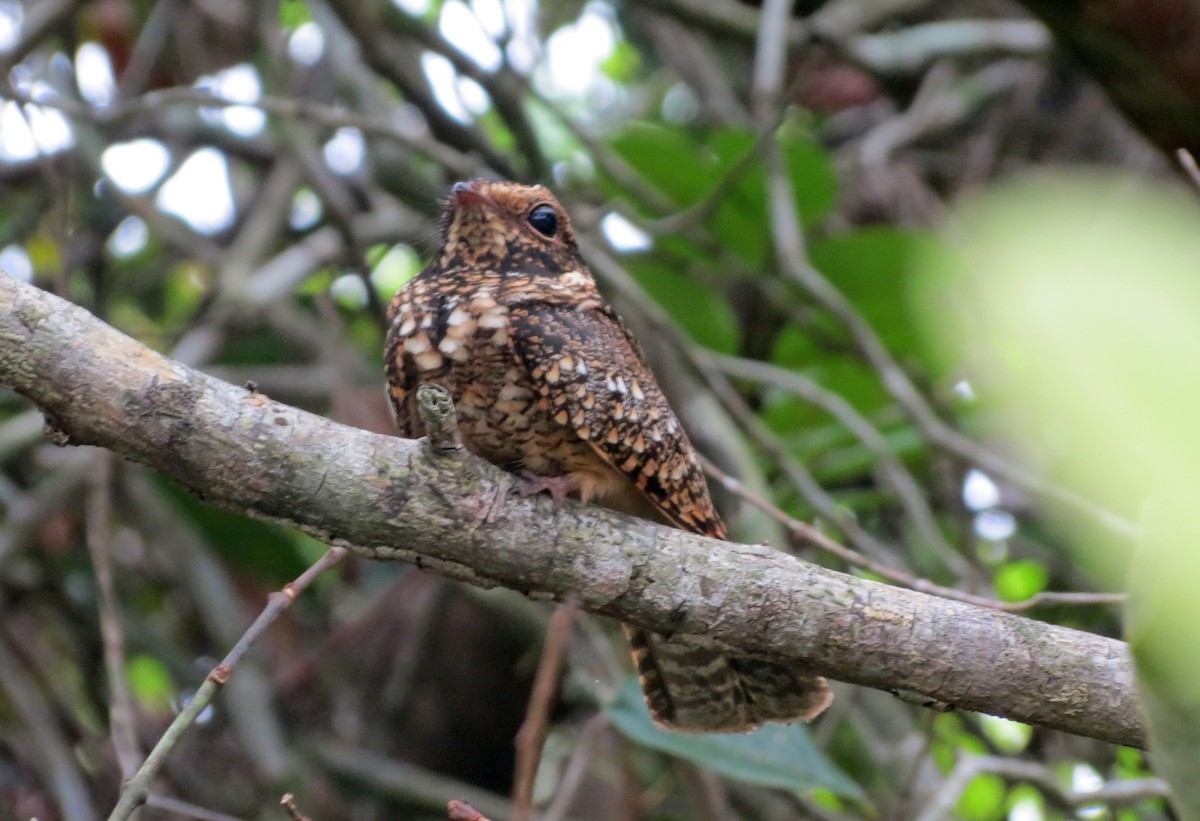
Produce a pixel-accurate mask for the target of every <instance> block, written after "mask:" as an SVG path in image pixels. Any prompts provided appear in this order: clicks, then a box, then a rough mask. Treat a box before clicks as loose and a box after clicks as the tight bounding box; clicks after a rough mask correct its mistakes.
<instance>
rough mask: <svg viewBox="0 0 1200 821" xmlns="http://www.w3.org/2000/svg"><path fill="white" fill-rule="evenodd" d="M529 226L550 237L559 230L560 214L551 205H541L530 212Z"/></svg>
mask: <svg viewBox="0 0 1200 821" xmlns="http://www.w3.org/2000/svg"><path fill="white" fill-rule="evenodd" d="M529 224H530V225H532V226H533V227H534V228H536V229H537V230H538V231H539V232H540V233H542V234H545V235H546V236H548V237H552V236H554V232H555V231H557V230H558V214H556V213H554V209H553V208H551V207H550V206H549V205H539V206H538V207H537V208H535V209H533V210H532V211H531V212H529Z"/></svg>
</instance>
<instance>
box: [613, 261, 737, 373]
mask: <svg viewBox="0 0 1200 821" xmlns="http://www.w3.org/2000/svg"><path fill="white" fill-rule="evenodd" d="M625 265H626V267H627V268H628V269H629V273H630V274H632V275H633V277H634V279H636V280H637V281H638V283H639V284H640V285H641V286H642V287H643V288H645V289H646V292H647V293H649V294H650V296H651V297H653V299H654V301H655V302H657V303H658V304H659V305H661V306H662V307H663V308H664V309H665V310H666V311H667V313H669V314H670V315H671V318H672V319H674V320H675V322H677V323H678V324H679V326H680V327H681V328H683V330H684V331H686V332H687V334H688V336H690V337H691V338H692V339H694V340H696V341H697V342H699V343H700V344H701V345H704V346H705V347H708V348H712V349H713V350H715V351H720V352H721V353H735V352H736V351H737V348H738V340H739V337H740V332H739V330H738V322H737V318H736V317H735V316H734V315H733V309H732V308H730V306H729V301H728V300H727V299H726V298H725V297H724V295H723V294H721V293H719V292H717V291H716V290H715V289H714V288H711V287H708V286H706V285H703V284H701V283H698V282H696V281H695V280H694V279H691V278H690V277H688V276H687V275H686V274H683V273H680V272H679V271H677V270H675V269H674V268H671V267H668V266H666V265H664V264H662V263H660V262H658V261H657V259H656V258H655V257H651V256H641V257H629V258H627V259H626V261H625Z"/></svg>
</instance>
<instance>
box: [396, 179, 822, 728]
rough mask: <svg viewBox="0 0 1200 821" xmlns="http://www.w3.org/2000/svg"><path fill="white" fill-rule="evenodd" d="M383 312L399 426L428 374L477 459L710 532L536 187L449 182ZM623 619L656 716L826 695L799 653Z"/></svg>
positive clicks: (735, 712) (661, 421)
mask: <svg viewBox="0 0 1200 821" xmlns="http://www.w3.org/2000/svg"><path fill="white" fill-rule="evenodd" d="M538 208H551V209H553V212H554V214H555V216H556V218H557V226H556V230H555V231H553V233H552V235H551V236H547V235H545V234H543V233H542V232H540V231H539V230H537V229H535V228H534V227H533V226H532V225H531V222H530V215H531V214H532V213H533V211H534V210H535V209H538ZM388 316H389V323H390V326H389V332H388V338H387V349H386V359H387V363H386V366H387V378H388V391H389V394H390V397H391V400H392V407H393V410H394V411H395V415H396V422H397V426H398V427H399V429H400V432H401V433H402V434H403V435H404V436H408V437H416V436H420V435H422V434H423V432H424V431H423V430H422V427H421V422H420V417H419V415H418V413H417V409H416V406H415V403H416V389H417V387H418V386H420V385H421V384H422V383H426V382H436V383H438V384H441V385H442V386H444V387H445V388H447V389H448V390H449V391H450V393H451V395H452V396H453V397H454V401H455V406H456V408H457V410H458V414H459V425H460V428H461V431H462V434H463V442H464V444H465V445H466V447H467V448H468V449H470V450H471V451H472V452H474V453H476V454H478V455H479V456H482V457H483V458H485V459H487V460H488V461H490V462H493V463H494V464H497V465H499V466H501V467H503V468H505V469H507V470H512V471H516V472H520V473H521V474H523V475H524V476H526V477H528V478H531V479H538V480H542V481H544V482H546V483H549V485H550V486H551V487H554V486H556V485H557V486H558V487H560V488H569V489H570V490H572V491H573V492H574V493H575V495H577V496H579V497H580V498H582V499H583V500H585V501H594V502H597V503H599V504H603V505H606V506H608V507H612V508H614V509H617V510H621V511H624V512H627V513H632V514H634V515H639V516H644V517H647V518H657V519H660V520H661V521H664V522H666V523H668V524H671V525H674V526H675V527H678V528H680V529H683V530H688V531H691V532H694V533H701V534H704V535H707V536H712V537H714V538H719V539H723V538H725V536H726V531H725V525H724V523H723V522H722V521H721V518H720V516H718V514H717V512H716V510H715V508H714V507H713V504H712V500H711V498H710V496H709V493H708V487H707V485H706V483H705V479H704V474H703V472H702V470H701V469H700V466H699V462H698V460H697V458H696V454H695V451H694V450H693V448H692V445H691V443H690V442H689V441H688V438H687V435H686V433H684V431H683V428H682V426H681V425H680V424H679V420H678V419H677V418H676V416H675V414H674V412H673V411H672V410H671V408H670V406H669V405H668V404H667V400H666V397H665V396H664V395H663V393H662V391H661V389H660V388H659V386H658V383H657V382H656V381H655V379H654V375H653V374H652V373H651V372H650V369H649V367H648V366H647V365H646V362H645V359H644V357H643V356H642V355H641V352H640V350H639V348H638V346H637V343H636V342H635V341H634V340H633V339H632V337H631V336H630V335H629V334H628V333H627V331H626V330H625V328H624V327H623V325H622V324H621V322H620V320H619V318H618V317H617V316H616V314H615V313H614V312H613V310H612V309H611V308H610V307H609V306H608V304H607V303H606V302H605V301H604V299H603V298H602V297H601V295H600V293H599V291H598V289H597V288H596V284H595V281H594V280H593V279H592V276H591V274H590V273H589V272H588V270H587V267H586V266H585V264H584V262H583V259H582V258H581V257H580V255H579V251H578V248H577V246H576V244H575V239H574V234H573V230H572V227H571V222H570V219H569V218H568V217H567V215H566V213H565V212H564V211H563V209H562V207H561V206H560V205H559V204H558V202H557V200H555V199H554V197H553V195H551V194H550V192H549V191H547V190H546V189H545V188H542V187H541V186H521V185H516V184H513V183H503V182H499V183H493V182H481V181H476V182H473V183H469V184H465V183H460V184H458V185H456V186H455V189H454V192H453V193H452V195H451V197H450V201H449V203H448V204H447V208H446V211H445V214H444V218H443V222H442V245H441V248H440V250H439V252H438V255H437V257H436V258H435V259H434V261H433V262H431V263H430V265H429V266H428V267H427V268H425V270H423V271H422V272H421V273H420V274H419V275H418V276H417V277H415V278H414V279H413V280H412V281H411V282H410V283H408V284H407V285H406V286H405V287H404V288H402V289H401V290H400V292H399V293H397V294H396V297H395V299H393V301H392V304H391V306H390V308H389V313H388ZM626 632H627V634H628V635H629V639H630V644H631V646H632V649H633V656H634V662H635V664H636V666H637V669H638V674H639V676H640V677H641V680H642V685H643V689H644V690H645V693H646V701H647V704H648V706H649V708H650V712H651V714H652V715H653V717H654V719H655V720H656V721H658V722H659V723H661V724H663V725H665V726H669V727H673V728H675V729H681V730H689V731H727V732H728V731H740V730H747V729H750V728H752V727H754V726H755V725H757V724H759V723H761V722H763V721H795V720H807V719H809V718H812V717H813V716H815V715H816V714H818V713H819V712H820V711H821V710H823V709H824V707H825V706H826V705H827V704H828V703H829V700H830V699H831V697H832V696H831V694H830V692H829V687H828V685H827V684H826V682H825V680H824V679H822V678H820V677H818V676H814V675H812V674H810V673H808V672H807V671H806V670H804V669H803V668H802V667H799V666H796V665H791V664H780V663H777V662H772V661H769V660H765V659H755V658H743V657H733V656H729V655H727V654H726V653H724V652H723V651H722V650H721V649H720V648H718V647H716V646H715V645H713V644H712V643H711V642H709V641H708V640H707V639H706V638H705V637H704V636H701V635H694V634H688V635H676V636H672V637H670V638H667V637H665V636H660V635H657V634H654V633H650V632H647V631H645V630H641V629H639V628H633V627H626Z"/></svg>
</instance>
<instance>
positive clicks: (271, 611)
mask: <svg viewBox="0 0 1200 821" xmlns="http://www.w3.org/2000/svg"><path fill="white" fill-rule="evenodd" d="M345 555H346V548H344V547H331V548H329V550H328V551H327V552H326V553H325V555H323V556H322V557H321V558H320V559H318V560H317V561H316V562H314V563H313V565H312V566H311V567H309V568H308V569H307V570H305V571H304V572H303V573H301V574H300V575H299V576H298V577H297V578H296V580H295V581H293V582H292V583H291V584H286V585H284V587H283V589H282V590H280V591H278V592H276V593H272V594H271V596H270V598H269V600H268V602H267V606H266V607H264V608H263V611H262V613H260V614H259V616H258V618H257V619H255V620H254V623H253V624H252V625H250V627H249V629H247V630H246V632H245V633H244V634H243V635H242V638H241V639H240V640H239V641H238V643H237V644H236V645H234V647H233V649H232V650H230V651H229V654H228V655H227V656H225V658H224V659H223V660H222V661H221V663H220V664H218V665H217V666H216V667H214V668H213V669H212V671H211V672H210V673H209V674H208V676H207V677H206V678H205V679H204V683H203V684H202V685H200V688H199V689H198V690H197V691H196V694H195V695H194V696H193V697H192V698H191V700H190V701H188V703H187V706H186V707H184V708H183V710H181V711H180V713H179V715H177V716H176V717H175V720H174V721H172V722H171V726H170V727H168V728H167V730H166V732H164V733H163V735H162V738H160V739H159V740H158V743H157V744H155V745H154V749H153V750H151V751H150V755H148V756H146V760H145V761H144V762H143V763H142V766H141V768H140V769H138V771H137V774H136V775H134V777H133V778H132V779H130V780H129V781H128V782H126V783H125V786H124V787H122V788H121V797H120V799H119V800H118V801H117V806H116V807H115V808H114V809H113V811H112V813H111V814H110V815H109V816H108V819H109V821H120V820H121V819H126V818H128V817H129V816H130V814H131V813H132V812H133V811H134V810H135V809H137V808H138V807H139V806H140V805H141V804H143V803H144V802H145V801H146V797H147V796H148V795H149V794H150V782H151V781H152V780H153V779H154V776H155V775H157V774H158V771H159V770H160V769H161V768H162V765H163V764H164V763H165V762H166V759H167V756H168V755H169V754H170V753H171V750H172V749H174V747H175V745H176V744H177V743H178V742H179V739H181V738H182V737H183V734H184V733H185V732H187V730H188V728H189V727H191V726H192V724H193V723H195V721H196V717H197V716H199V715H200V713H201V712H203V711H204V709H205V708H206V707H208V705H209V704H211V703H212V700H213V698H214V697H216V694H217V692H218V691H219V690H220V689H221V687H222V686H224V684H225V682H227V681H229V677H230V676H231V675H233V670H234V668H235V667H236V666H237V663H238V662H239V661H240V660H241V658H242V656H244V655H246V652H247V651H248V650H249V649H250V647H251V646H252V645H253V644H254V642H255V641H257V640H258V638H259V637H260V636H262V634H263V633H264V632H266V630H267V628H268V627H270V626H271V624H273V623H274V622H275V620H276V619H277V618H279V616H280V615H281V614H282V613H283V611H284V610H286V609H287V608H288V607H290V606H291V604H292V602H293V601H295V600H296V597H297V596H298V595H300V594H301V593H302V592H304V590H305V588H307V587H308V586H309V585H310V584H312V582H313V580H315V579H316V578H317V577H318V576H320V575H321V574H322V573H324V572H325V571H326V570H328V569H329V568H331V567H333V566H334V565H336V564H337V563H338V562H340V561H341V560H342V558H343V557H344V556H345Z"/></svg>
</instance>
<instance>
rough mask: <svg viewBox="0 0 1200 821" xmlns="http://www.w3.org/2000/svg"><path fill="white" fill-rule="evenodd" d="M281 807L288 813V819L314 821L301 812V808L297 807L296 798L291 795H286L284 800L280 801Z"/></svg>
mask: <svg viewBox="0 0 1200 821" xmlns="http://www.w3.org/2000/svg"><path fill="white" fill-rule="evenodd" d="M279 806H281V807H283V808H284V809H285V810H286V811H287V814H288V818H290V819H291V820H292V821H312V819H310V818H309V817H308V816H307V815H305V814H304V813H302V812H300V808H299V807H297V806H296V798H295V796H293V795H292V794H291V793H286V794H285V795H284V796H283V798H281V799H279Z"/></svg>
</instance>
